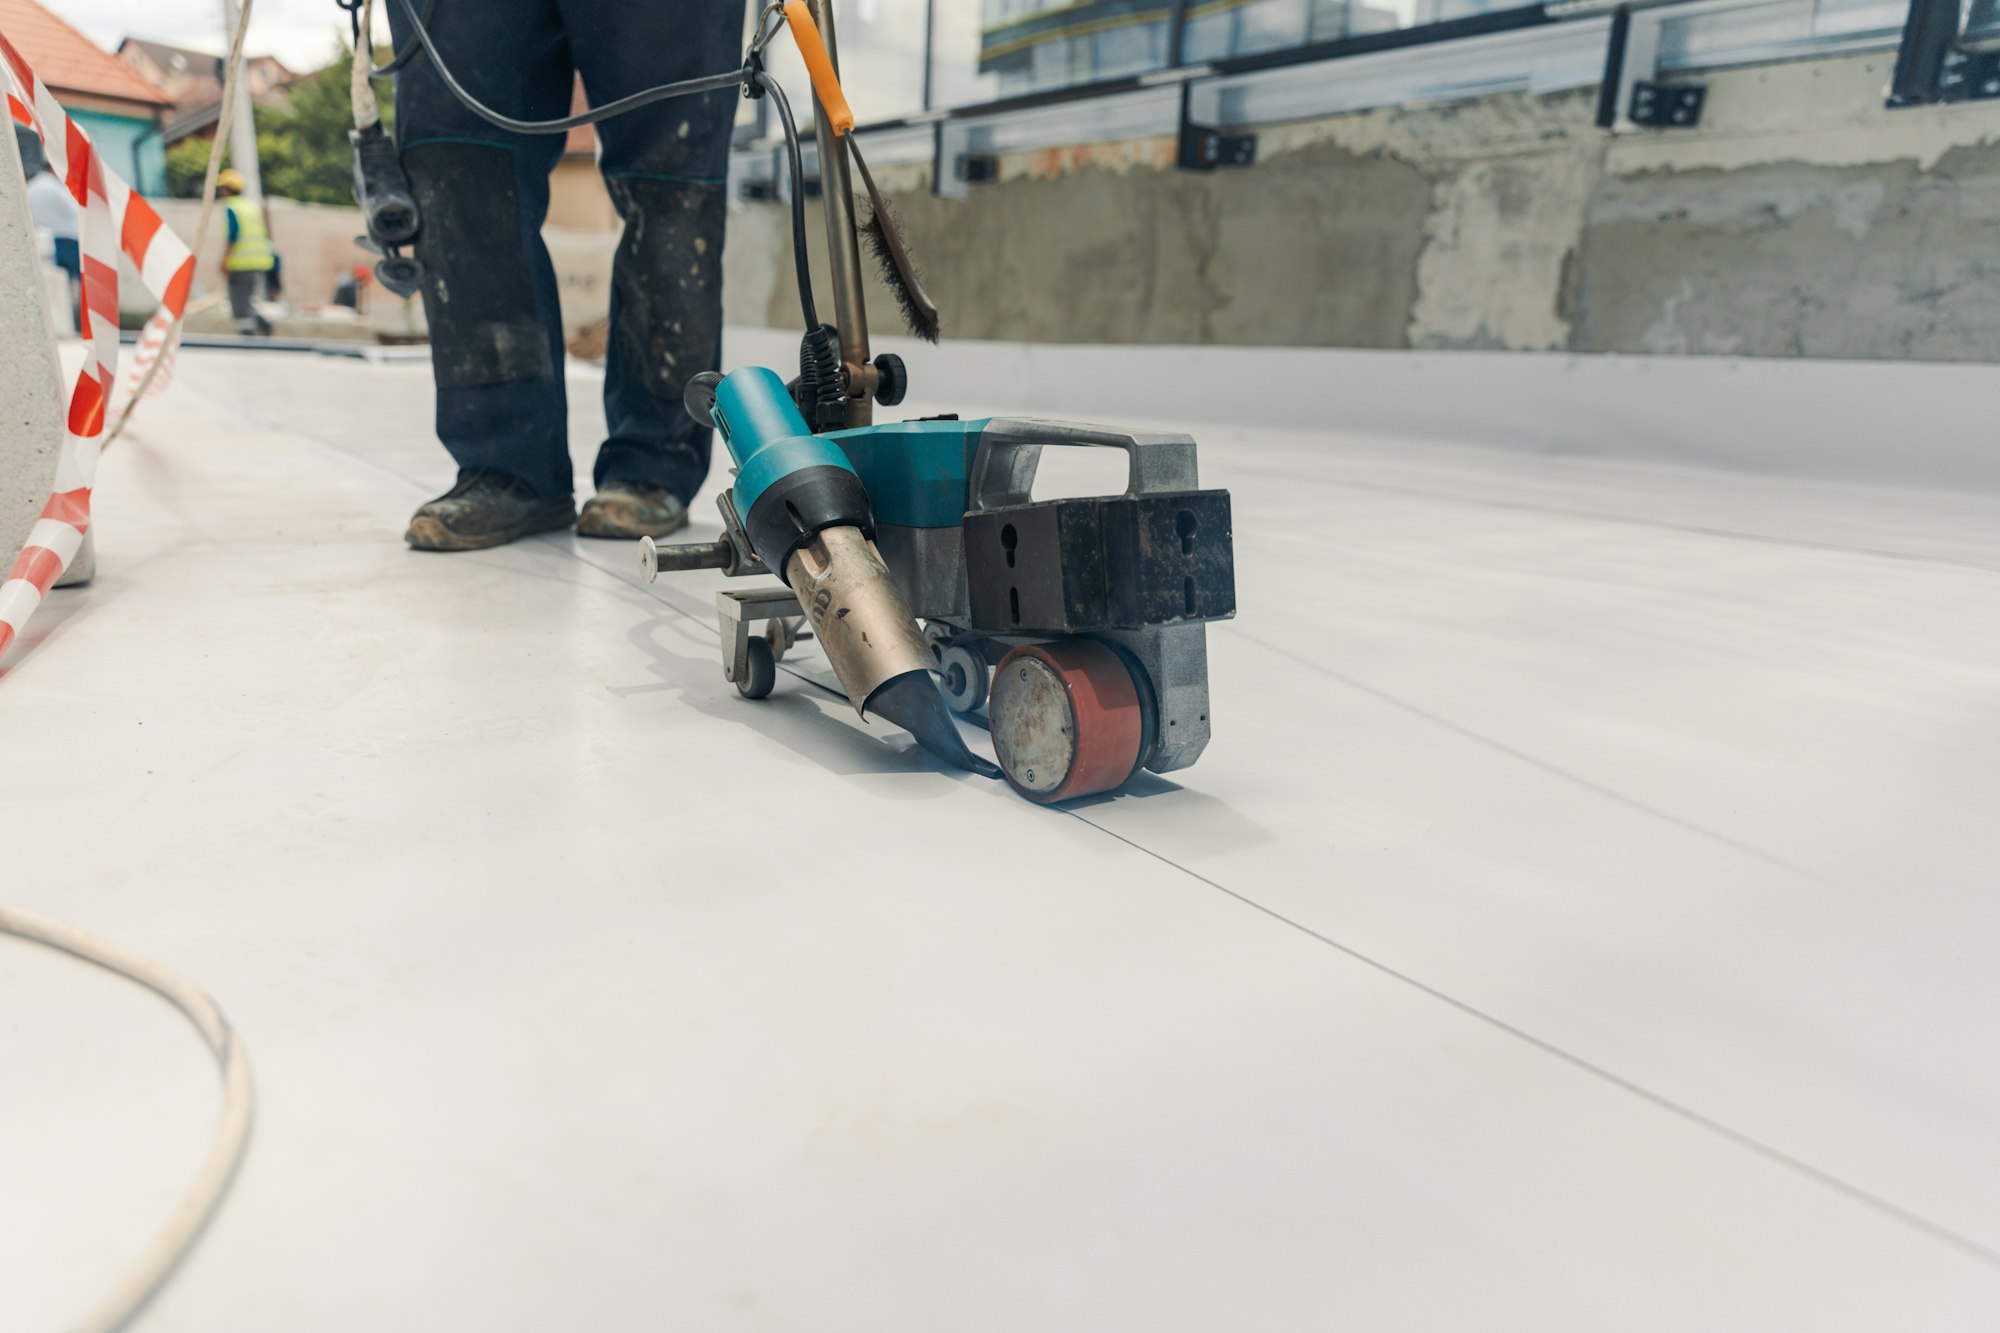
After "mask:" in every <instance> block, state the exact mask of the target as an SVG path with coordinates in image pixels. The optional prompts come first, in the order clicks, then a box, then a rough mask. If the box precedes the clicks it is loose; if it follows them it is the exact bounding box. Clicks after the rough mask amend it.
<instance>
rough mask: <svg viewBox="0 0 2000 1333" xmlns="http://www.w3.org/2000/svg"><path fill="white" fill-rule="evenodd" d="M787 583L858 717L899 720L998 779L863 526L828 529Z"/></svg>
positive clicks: (942, 751) (789, 567)
mask: <svg viewBox="0 0 2000 1333" xmlns="http://www.w3.org/2000/svg"><path fill="white" fill-rule="evenodd" d="M785 581H786V582H787V583H789V584H791V585H792V591H793V592H795V593H797V594H798V598H799V605H800V607H802V608H803V609H804V610H805V613H806V616H807V618H808V619H809V620H811V622H812V627H813V633H814V635H815V636H816V637H817V638H818V639H819V642H820V647H821V648H822V649H824V650H825V652H826V657H827V661H829V662H831V663H832V664H833V671H834V674H835V675H836V676H838V677H840V688H841V689H842V690H843V691H845V692H846V694H847V697H848V700H849V701H850V702H851V703H853V705H854V709H855V711H856V712H858V713H860V714H861V716H862V717H864V718H865V717H867V716H868V710H869V708H870V706H873V707H874V709H875V711H876V714H877V716H879V717H881V718H883V719H884V720H886V721H889V722H893V723H895V724H896V725H897V726H899V727H902V728H904V729H906V730H907V731H909V732H910V734H911V735H913V736H915V737H916V738H917V742H918V744H920V745H922V746H923V747H924V749H926V750H928V751H930V752H931V753H932V754H935V755H937V756H938V757H939V758H941V759H943V760H945V761H946V762H948V763H951V764H954V765H956V766H957V767H959V768H964V769H970V770H971V771H972V772H975V773H983V774H985V775H986V776H988V777H993V776H997V774H998V770H997V769H995V768H994V767H993V765H992V764H990V763H988V762H987V761H985V760H983V759H980V758H979V757H978V756H977V755H974V754H973V753H972V752H971V751H970V750H968V749H967V748H966V746H965V741H964V739H963V738H962V737H961V736H960V735H959V734H958V727H957V725H956V724H954V723H953V722H952V720H951V716H950V714H949V713H948V712H947V711H946V710H945V706H944V699H943V698H942V697H941V696H940V695H939V694H938V692H937V686H936V684H935V683H933V682H932V680H931V675H930V667H931V654H930V649H929V648H928V647H926V646H925V644H924V636H923V633H922V631H920V630H919V629H918V628H917V621H916V617H915V616H913V615H911V614H910V607H909V603H908V602H906V601H904V600H903V593H902V590H901V589H900V588H898V587H897V586H896V580H895V579H894V578H893V577H891V576H890V573H889V569H888V567H887V566H886V565H884V564H883V563H882V556H881V554H880V553H879V552H877V551H876V549H875V545H874V543H873V542H871V541H869V540H868V539H867V538H866V537H863V536H862V535H861V530H860V529H859V528H852V527H836V528H826V529H823V530H822V531H820V532H819V533H817V534H816V535H815V536H814V537H813V539H812V540H811V541H810V542H808V543H806V544H805V545H804V546H802V547H800V548H799V549H798V550H797V551H795V552H793V554H792V558H791V559H790V560H789V561H787V562H786V565H785Z"/></svg>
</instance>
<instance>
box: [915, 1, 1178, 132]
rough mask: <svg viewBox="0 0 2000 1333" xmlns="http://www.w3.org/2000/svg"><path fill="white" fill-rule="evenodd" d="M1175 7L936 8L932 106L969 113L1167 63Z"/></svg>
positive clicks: (1022, 4) (1015, 4) (1046, 4)
mask: <svg viewBox="0 0 2000 1333" xmlns="http://www.w3.org/2000/svg"><path fill="white" fill-rule="evenodd" d="M1173 8H1174V7H1173V3H1172V0H979V3H978V4H976V5H975V4H972V3H971V2H970V0H936V6H935V10H936V19H935V22H936V25H937V26H936V37H935V41H934V43H933V46H932V51H931V78H932V105H934V106H965V105H968V104H970V103H974V102H991V101H994V100H996V99H999V98H1003V97H1018V96H1020V95H1022V94H1024V93H1038V92H1046V91H1048V90H1049V89H1051V88H1067V87H1069V86H1071V85H1072V84H1078V83H1092V82H1095V81H1096V80H1099V79H1111V78H1118V77H1120V76H1123V75H1128V74H1142V73H1144V72H1146V71H1147V70H1155V69H1160V68H1163V67H1164V66H1165V65H1166V63H1167V46H1168V39H1169V28H1170V27H1171V24H1172V21H1173Z"/></svg>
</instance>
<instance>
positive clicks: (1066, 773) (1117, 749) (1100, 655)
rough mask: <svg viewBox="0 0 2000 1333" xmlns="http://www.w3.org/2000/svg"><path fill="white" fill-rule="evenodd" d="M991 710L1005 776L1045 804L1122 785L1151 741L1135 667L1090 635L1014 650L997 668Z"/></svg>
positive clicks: (995, 747) (989, 718)
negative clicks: (1132, 667)
mask: <svg viewBox="0 0 2000 1333" xmlns="http://www.w3.org/2000/svg"><path fill="white" fill-rule="evenodd" d="M986 712H987V721H988V725H989V726H990V727H991V728H992V733H993V750H994V753H995V754H997V755H998V756H999V758H1000V768H1001V771H1002V772H1004V773H1005V774H1006V775H1007V781H1008V782H1010V783H1012V784H1013V787H1014V790H1015V791H1018V792H1020V793H1021V795H1023V796H1025V797H1027V798H1028V799H1029V800H1031V801H1036V802H1039V803H1041V804H1043V805H1049V804H1052V803H1053V802H1056V801H1067V800H1070V799H1072V798H1073V797H1077V796H1089V795H1091V794H1093V793H1095V792H1101V791H1110V790H1111V789H1112V788H1113V787H1117V786H1119V785H1121V784H1122V783H1124V781H1125V780H1126V779H1127V778H1129V777H1131V776H1132V774H1133V772H1134V771H1135V770H1137V768H1138V767H1139V754H1140V751H1141V750H1142V749H1143V748H1144V746H1145V742H1146V728H1145V718H1144V715H1143V711H1142V710H1141V708H1140V704H1139V687H1138V685H1137V683H1136V682H1134V681H1133V679H1132V672H1131V670H1130V669H1129V668H1128V667H1126V665H1125V661H1124V659H1123V658H1121V657H1119V655H1118V654H1117V653H1115V652H1113V651H1112V650H1111V649H1110V648H1107V647H1105V646H1104V645H1103V644H1101V643H1097V642H1094V641H1092V640H1090V639H1063V640H1061V641H1059V642H1056V643H1042V644H1031V645H1025V646H1023V647H1020V648H1016V649H1014V650H1013V651H1011V652H1009V653H1008V654H1007V655H1006V656H1005V657H1003V658H1001V659H1000V665H999V666H998V667H996V668H995V669H994V671H993V697H992V700H991V702H990V703H988V705H987V709H986Z"/></svg>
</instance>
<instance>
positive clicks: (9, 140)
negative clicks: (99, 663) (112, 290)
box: [0, 134, 64, 564]
mask: <svg viewBox="0 0 2000 1333" xmlns="http://www.w3.org/2000/svg"><path fill="white" fill-rule="evenodd" d="M47 290H48V289H47V287H46V285H45V284H44V282H43V279H42V261H41V247H40V246H39V244H38V243H37V241H36V238H35V229H34V224H33V222H32V221H31V220H30V218H29V215H28V196H27V182H26V178H25V177H24V176H23V174H22V171H21V158H20V154H19V150H18V149H17V148H16V147H15V144H14V136H13V135H11V134H0V347H6V348H7V349H8V354H7V355H6V356H4V357H0V561H4V562H6V563H7V564H12V563H13V559H14V554H15V552H17V551H19V550H20V549H21V543H22V541H23V540H25V539H26V537H27V535H28V529H29V528H31V527H33V526H34V522H35V519H36V518H37V517H39V516H40V514H41V512H42V506H43V505H45V504H47V503H48V499H49V487H50V485H51V484H52V483H53V482H54V480H55V473H56V456H57V453H58V451H59V450H60V449H61V448H62V430H63V411H64V405H63V391H62V381H61V376H60V374H59V372H58V370H57V366H56V355H55V330H54V329H53V328H52V327H51V326H50V323H49V309H48V302H47V300H46V293H47Z"/></svg>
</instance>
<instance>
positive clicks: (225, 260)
mask: <svg viewBox="0 0 2000 1333" xmlns="http://www.w3.org/2000/svg"><path fill="white" fill-rule="evenodd" d="M215 192H216V194H218V195H220V196H221V198H222V211H223V213H224V215H225V218H226V221H227V227H228V231H227V235H226V236H225V238H224V241H223V246H222V271H223V277H224V279H225V281H227V283H228V285H229V313H230V314H231V315H233V316H235V318H236V331H237V332H238V333H241V334H243V335H245V336H246V337H251V336H262V337H269V336H270V334H271V321H269V320H267V319H265V318H264V316H263V315H262V314H261V313H259V312H258V310H257V305H256V303H257V302H258V301H260V300H262V299H264V298H265V297H266V296H268V295H269V294H270V284H271V275H272V273H273V271H274V270H275V269H276V268H277V267H278V252H277V251H276V250H274V249H272V248H271V229H270V228H269V227H268V226H266V225H265V223H264V209H263V207H262V206H261V205H260V204H258V203H257V202H256V201H255V200H252V199H246V198H244V197H243V173H241V172H240V171H237V170H236V169H235V168H234V167H231V168H229V169H228V170H226V171H224V172H223V173H222V174H221V175H219V176H217V177H216V178H215Z"/></svg>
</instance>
